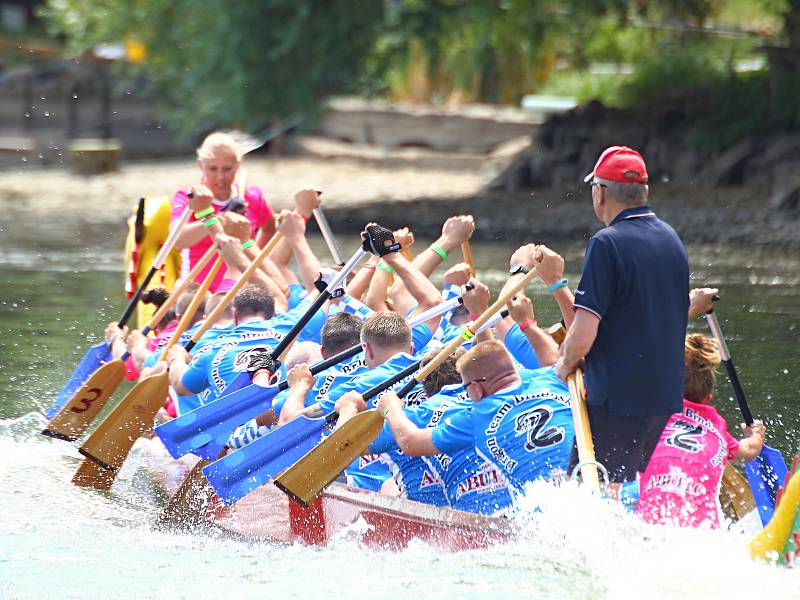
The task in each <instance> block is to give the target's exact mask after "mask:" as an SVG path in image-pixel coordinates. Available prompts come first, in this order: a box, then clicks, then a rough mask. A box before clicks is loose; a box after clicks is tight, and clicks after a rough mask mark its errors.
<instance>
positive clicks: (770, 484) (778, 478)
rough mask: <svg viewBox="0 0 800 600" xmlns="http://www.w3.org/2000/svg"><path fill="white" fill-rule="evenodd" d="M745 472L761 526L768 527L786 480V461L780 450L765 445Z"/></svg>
mask: <svg viewBox="0 0 800 600" xmlns="http://www.w3.org/2000/svg"><path fill="white" fill-rule="evenodd" d="M744 471H745V473H746V474H747V481H749V482H750V489H752V490H753V498H755V501H756V506H757V507H758V516H760V517H761V524H762V525H765V526H766V524H767V523H769V520H770V519H771V518H772V514H773V513H774V512H775V497H776V496H777V494H778V488H780V487H781V486H782V485H783V482H784V480H785V479H786V473H787V471H788V469H787V467H786V461H784V460H783V456H782V455H781V453H780V450H776V449H775V448H771V447H770V446H767V445H766V444H764V447H763V448H762V450H761V454H759V455H758V456H757V457H756V458H754V459H753V460H751V461H750V462H746V463H745V464H744Z"/></svg>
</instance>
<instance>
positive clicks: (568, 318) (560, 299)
mask: <svg viewBox="0 0 800 600" xmlns="http://www.w3.org/2000/svg"><path fill="white" fill-rule="evenodd" d="M553 298H555V301H556V302H557V303H558V308H559V309H560V310H561V317H562V318H563V319H564V327H565V328H566V329H567V330H569V328H570V327H571V326H572V322H573V321H574V320H575V305H574V302H575V297H574V296H573V295H572V292H570V291H569V288H568V287H567V286H564V287H560V288H558V289H557V290H556V291H555V292H553Z"/></svg>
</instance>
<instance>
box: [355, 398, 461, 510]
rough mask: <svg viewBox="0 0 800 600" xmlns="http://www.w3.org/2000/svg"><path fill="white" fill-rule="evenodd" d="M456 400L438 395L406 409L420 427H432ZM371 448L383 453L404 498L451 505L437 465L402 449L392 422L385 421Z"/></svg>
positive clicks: (377, 452) (409, 416) (412, 420)
mask: <svg viewBox="0 0 800 600" xmlns="http://www.w3.org/2000/svg"><path fill="white" fill-rule="evenodd" d="M451 403H452V399H451V398H449V397H446V396H440V395H437V396H434V397H433V398H429V399H428V400H426V401H425V402H423V403H422V404H420V405H418V406H411V407H408V408H406V409H405V413H406V415H407V416H408V418H409V419H410V420H411V422H412V423H414V424H415V425H416V426H417V427H420V428H424V427H432V426H433V425H431V423H432V422H433V423H434V424H435V422H436V420H437V419H436V415H437V414H440V413H441V411H443V410H444V407H445V406H448V405H449V404H451ZM369 451H370V452H371V453H373V454H383V455H384V456H383V461H384V462H385V463H386V464H387V465H388V466H389V470H390V471H391V473H392V476H393V477H394V479H395V481H396V482H397V486H398V487H399V488H400V492H401V493H402V495H403V497H404V498H408V499H409V500H416V501H417V502H423V503H425V504H432V505H434V506H449V505H450V503H449V502H448V501H447V494H446V493H445V487H444V481H443V480H442V477H441V473H440V472H439V470H438V469H436V468H435V464H432V463H429V461H428V457H419V456H406V455H405V454H403V452H402V451H401V450H400V448H398V446H397V442H396V441H395V439H394V435H393V434H392V430H391V428H390V427H389V423H388V422H386V423H384V424H383V430H382V431H381V433H380V435H379V436H378V438H377V439H376V440H375V441H374V442H373V443H372V444H370V447H369Z"/></svg>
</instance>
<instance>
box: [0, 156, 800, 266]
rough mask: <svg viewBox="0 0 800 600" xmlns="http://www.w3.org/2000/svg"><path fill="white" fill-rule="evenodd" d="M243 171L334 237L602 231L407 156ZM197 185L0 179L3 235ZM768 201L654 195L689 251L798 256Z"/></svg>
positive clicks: (555, 238)
mask: <svg viewBox="0 0 800 600" xmlns="http://www.w3.org/2000/svg"><path fill="white" fill-rule="evenodd" d="M246 167H247V173H248V175H247V179H248V181H249V182H251V183H254V184H258V185H260V186H261V187H262V188H263V189H264V190H265V193H266V195H267V197H268V198H269V200H270V202H271V203H272V204H273V206H274V207H276V208H283V207H287V206H291V204H292V196H293V194H294V192H295V191H296V190H297V189H298V188H299V187H301V186H303V185H308V184H312V183H313V184H314V185H316V186H319V187H320V189H322V190H323V191H324V196H323V198H324V201H325V205H324V206H325V208H326V212H327V214H328V218H329V220H330V221H331V224H332V226H333V227H334V229H335V230H337V231H343V232H344V231H347V232H351V231H357V230H360V229H361V228H362V227H363V225H364V224H365V223H366V222H367V221H369V220H380V221H381V222H383V223H386V224H387V225H390V226H402V225H408V226H410V227H412V228H413V229H414V230H415V231H416V232H417V233H418V234H419V235H431V236H433V235H436V233H437V231H438V228H439V227H440V226H441V223H442V221H443V220H444V219H445V218H446V217H447V216H449V215H452V214H461V213H470V214H473V215H474V216H475V217H476V220H477V223H478V227H477V231H476V237H478V238H480V239H485V240H505V241H524V240H538V241H545V242H550V243H556V242H559V241H564V240H576V239H578V238H585V237H588V236H590V235H591V234H592V233H593V232H594V231H596V230H597V228H598V227H599V223H598V222H597V221H596V219H595V217H594V214H593V212H592V210H591V205H590V196H589V190H588V188H587V187H585V186H583V185H581V184H578V183H576V184H575V185H574V186H562V187H560V188H557V189H555V188H550V189H546V190H534V191H530V192H520V191H515V192H500V191H488V190H487V188H486V183H487V182H486V179H487V178H486V176H485V174H484V173H483V172H482V169H480V168H475V165H474V164H472V165H469V164H467V165H458V164H457V163H456V164H454V165H449V166H448V165H442V164H439V165H436V164H434V165H432V166H430V167H428V166H426V165H425V161H424V160H414V158H413V157H409V156H408V155H407V154H406V155H404V156H403V157H402V160H400V159H398V158H397V157H391V156H387V157H384V158H377V159H376V158H375V157H371V158H370V159H368V160H367V159H365V158H363V157H359V156H333V157H331V156H325V157H322V156H318V155H300V156H290V157H280V158H266V157H259V156H256V157H248V159H247V161H246ZM590 167H591V165H588V167H587V168H590ZM196 178H197V169H196V166H195V163H194V160H193V159H191V158H186V159H175V160H169V161H159V162H138V163H134V162H131V163H127V164H125V165H124V167H123V168H122V170H121V171H119V172H118V173H110V174H106V175H100V176H95V177H92V178H84V177H80V176H76V175H72V174H70V173H69V171H68V170H67V169H64V168H48V169H43V168H33V167H26V168H24V169H16V170H15V171H7V172H4V173H3V174H2V177H0V202H2V207H3V210H2V212H0V227H2V228H3V231H4V235H8V236H10V239H11V240H15V239H18V240H19V242H20V244H24V240H25V239H26V238H29V237H30V229H29V228H34V229H35V230H36V231H38V235H39V237H40V238H46V239H48V240H49V241H50V243H51V244H52V245H53V246H54V247H55V246H57V244H58V242H59V240H63V239H64V237H65V236H66V237H72V236H75V235H82V232H86V231H92V232H93V233H94V234H95V235H96V234H97V233H98V231H97V230H98V229H102V230H105V231H107V232H108V233H109V235H114V236H117V235H120V234H121V233H122V232H123V231H124V228H125V219H126V218H127V217H128V216H129V215H130V214H131V210H132V207H133V206H134V204H135V203H136V201H137V199H138V198H139V197H140V196H147V197H164V198H167V197H169V196H170V195H171V194H172V193H173V192H174V191H175V189H177V188H179V187H182V186H183V187H185V186H189V185H191V184H192V183H193V182H195V181H196ZM765 195H766V192H762V191H761V190H753V189H748V188H742V187H737V188H715V189H712V190H708V189H700V188H696V187H686V188H679V187H677V186H675V185H674V184H671V183H662V182H659V181H655V182H653V184H652V185H651V198H652V204H653V207H654V208H655V210H656V212H657V213H658V214H659V216H661V217H662V218H664V219H665V220H667V221H668V222H669V223H671V224H672V225H673V226H674V227H675V229H676V230H677V231H678V232H679V233H680V235H681V236H682V237H683V238H684V240H686V241H687V242H703V243H714V242H720V243H723V242H724V243H736V244H751V245H752V244H757V245H767V246H776V247H785V248H790V249H795V250H796V249H800V211H787V210H781V211H776V210H770V209H768V208H767V207H768V202H767V201H766V197H765ZM26 229H27V232H26V231H25V230H26Z"/></svg>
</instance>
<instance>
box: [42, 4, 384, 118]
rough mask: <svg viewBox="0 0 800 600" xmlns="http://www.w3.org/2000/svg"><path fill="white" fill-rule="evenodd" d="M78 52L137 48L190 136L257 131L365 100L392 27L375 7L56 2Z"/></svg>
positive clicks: (53, 11) (55, 13) (53, 9)
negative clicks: (362, 93)
mask: <svg viewBox="0 0 800 600" xmlns="http://www.w3.org/2000/svg"><path fill="white" fill-rule="evenodd" d="M49 13H50V15H51V16H52V19H53V22H54V23H55V24H56V25H57V26H58V28H59V29H60V30H62V31H64V32H65V33H66V34H67V35H68V38H69V40H70V43H71V45H72V47H73V49H75V50H79V51H80V50H85V49H87V48H89V47H91V46H93V45H95V44H98V43H121V42H122V41H123V40H125V39H129V38H134V39H137V40H139V41H141V42H143V43H144V44H145V46H146V48H147V54H148V57H147V60H146V61H145V63H144V64H143V65H142V68H143V69H144V70H145V72H146V73H147V75H148V76H149V78H150V80H151V81H152V82H153V83H154V85H155V86H156V87H157V89H158V90H159V92H160V97H161V98H163V99H164V100H165V101H166V104H167V107H168V108H171V109H172V110H171V112H172V115H173V117H174V119H175V120H176V122H177V124H178V125H179V126H180V127H181V128H182V129H183V130H184V131H185V132H187V133H189V132H202V131H206V130H209V129H212V128H215V127H219V126H237V127H241V128H243V129H245V130H253V129H256V128H259V127H262V126H264V125H265V124H266V123H269V122H272V121H274V120H275V119H279V118H281V117H286V116H288V115H294V114H311V113H313V112H314V111H315V110H316V109H317V107H318V106H319V102H320V100H321V99H322V98H325V97H327V96H329V95H332V94H340V93H349V92H353V91H356V89H357V84H358V81H359V76H360V74H361V73H362V72H363V69H364V61H365V60H366V57H367V56H368V54H369V52H370V51H371V49H372V47H373V46H374V44H375V38H376V36H377V35H378V33H379V32H380V31H381V27H382V23H383V6H382V4H381V3H379V2H374V1H372V0H325V2H317V1H315V0H237V1H235V2H230V1H228V0H202V1H196V0H130V1H113V0H50V2H49Z"/></svg>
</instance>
